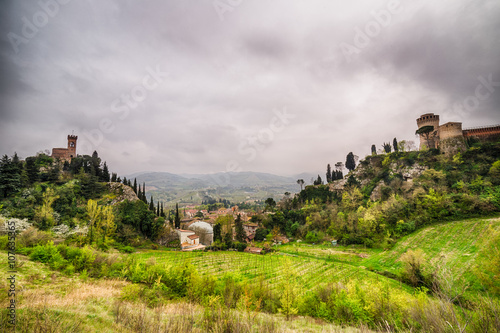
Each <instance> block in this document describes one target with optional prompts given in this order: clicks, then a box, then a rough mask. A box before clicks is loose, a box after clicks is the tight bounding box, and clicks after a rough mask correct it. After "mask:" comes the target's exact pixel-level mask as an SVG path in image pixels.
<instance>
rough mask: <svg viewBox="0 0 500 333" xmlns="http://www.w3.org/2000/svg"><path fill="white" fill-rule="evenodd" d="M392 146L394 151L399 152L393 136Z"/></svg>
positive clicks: (396, 141)
mask: <svg viewBox="0 0 500 333" xmlns="http://www.w3.org/2000/svg"><path fill="white" fill-rule="evenodd" d="M392 147H393V148H394V151H395V152H396V153H397V152H399V146H398V140H396V138H394V140H392Z"/></svg>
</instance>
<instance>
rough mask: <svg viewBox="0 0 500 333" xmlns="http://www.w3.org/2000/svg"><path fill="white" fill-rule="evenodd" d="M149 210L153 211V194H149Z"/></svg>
mask: <svg viewBox="0 0 500 333" xmlns="http://www.w3.org/2000/svg"><path fill="white" fill-rule="evenodd" d="M149 210H150V211H152V212H154V211H155V203H154V201H153V196H151V201H150V202H149Z"/></svg>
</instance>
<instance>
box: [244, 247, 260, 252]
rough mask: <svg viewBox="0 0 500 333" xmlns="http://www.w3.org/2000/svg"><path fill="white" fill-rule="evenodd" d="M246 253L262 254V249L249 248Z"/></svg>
mask: <svg viewBox="0 0 500 333" xmlns="http://www.w3.org/2000/svg"><path fill="white" fill-rule="evenodd" d="M245 252H250V253H260V252H262V248H260V247H247V248H246V249H245Z"/></svg>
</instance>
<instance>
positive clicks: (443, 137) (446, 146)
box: [439, 122, 466, 155]
mask: <svg viewBox="0 0 500 333" xmlns="http://www.w3.org/2000/svg"><path fill="white" fill-rule="evenodd" d="M465 148H466V147H465V140H464V135H463V131H462V123H458V122H448V123H446V124H443V125H441V126H440V127H439V149H441V152H442V153H444V154H448V155H454V154H456V153H458V152H461V151H464V150H465Z"/></svg>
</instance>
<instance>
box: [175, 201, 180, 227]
mask: <svg viewBox="0 0 500 333" xmlns="http://www.w3.org/2000/svg"><path fill="white" fill-rule="evenodd" d="M174 222H175V228H177V229H178V228H180V227H181V217H180V216H179V204H178V203H176V204H175V220H174Z"/></svg>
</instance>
